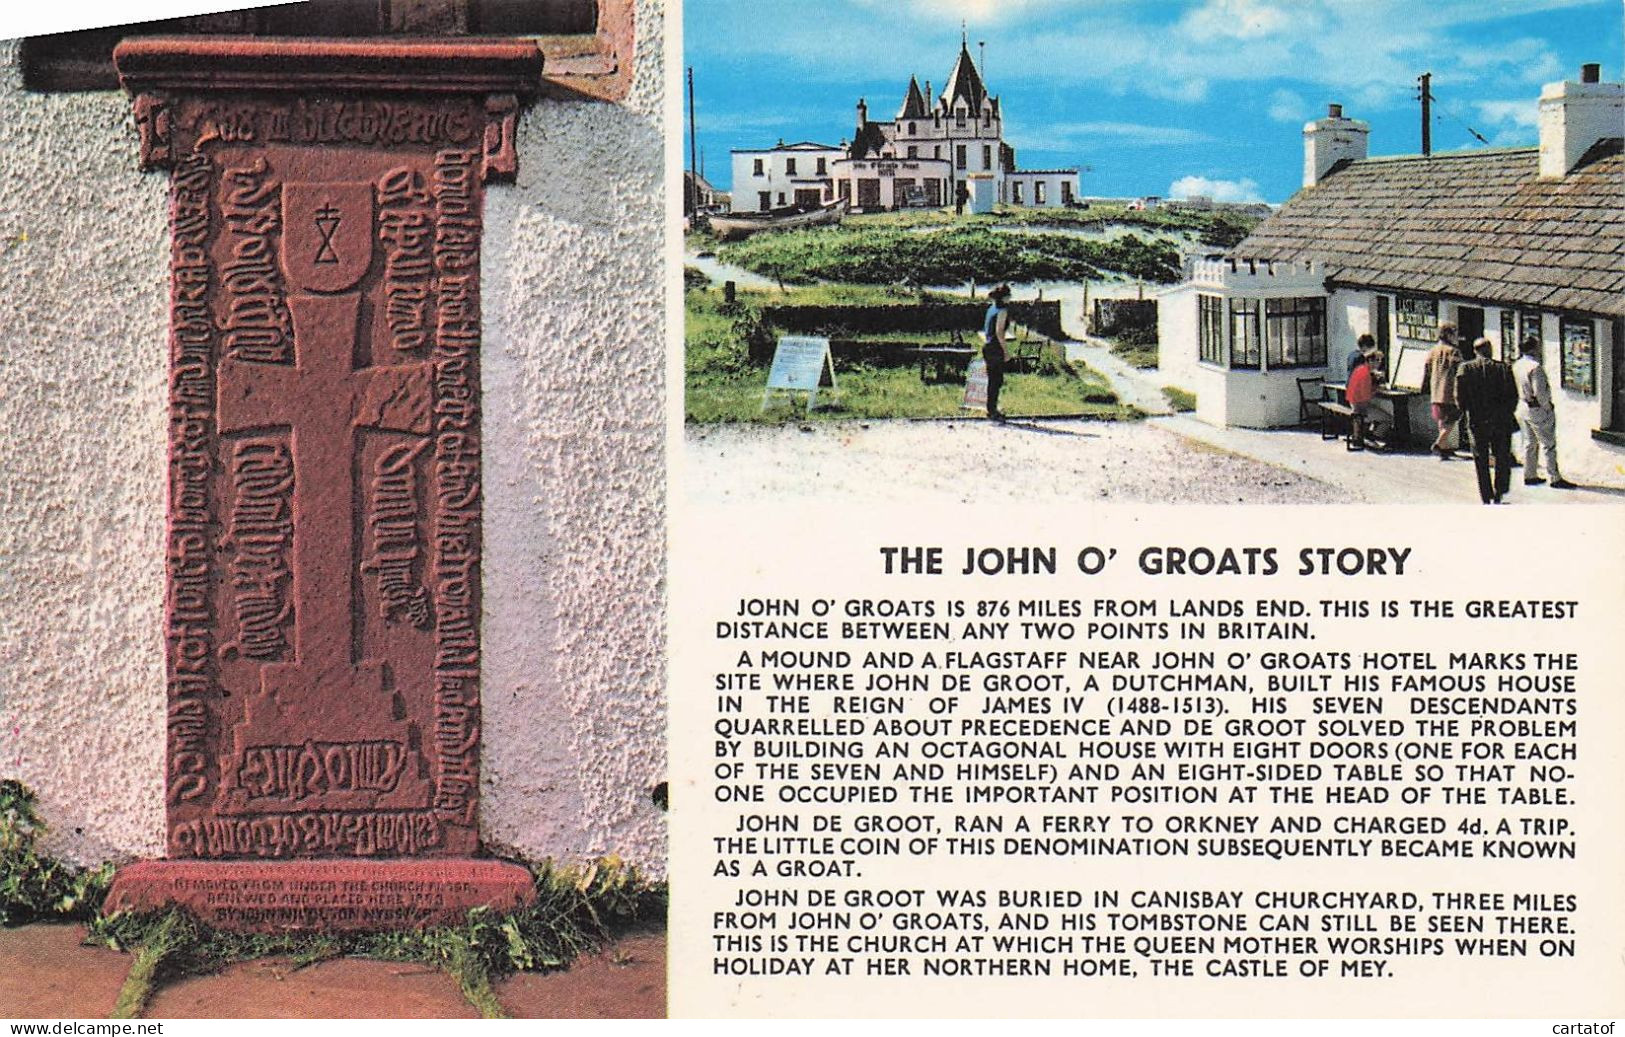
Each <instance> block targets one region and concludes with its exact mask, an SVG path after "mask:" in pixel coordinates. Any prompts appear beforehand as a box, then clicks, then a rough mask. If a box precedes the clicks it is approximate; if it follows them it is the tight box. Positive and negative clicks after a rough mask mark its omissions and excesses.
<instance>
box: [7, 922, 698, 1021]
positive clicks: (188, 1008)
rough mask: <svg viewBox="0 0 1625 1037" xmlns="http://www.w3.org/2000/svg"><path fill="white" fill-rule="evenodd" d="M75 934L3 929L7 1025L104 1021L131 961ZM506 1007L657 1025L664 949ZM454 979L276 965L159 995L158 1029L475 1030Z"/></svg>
mask: <svg viewBox="0 0 1625 1037" xmlns="http://www.w3.org/2000/svg"><path fill="white" fill-rule="evenodd" d="M83 935H84V929H83V927H82V926H78V925H29V926H22V927H19V928H16V929H0V1017H7V1018H23V1019H105V1018H107V1016H108V1014H109V1013H110V1012H111V1011H112V1010H113V1004H114V1002H115V1001H116V1000H117V999H118V991H119V987H120V986H121V985H122V984H123V983H124V977H125V975H126V973H127V972H128V971H129V968H130V960H131V959H130V956H129V955H128V954H120V953H118V952H116V951H110V950H106V949H104V948H95V947H84V946H81V945H80V941H81V940H82V939H83ZM496 996H497V1000H498V1001H499V1002H501V1004H502V1006H503V1007H504V1008H505V1009H507V1011H508V1012H509V1013H510V1014H511V1015H513V1016H515V1017H516V1018H526V1019H550V1018H587V1019H596V1018H660V1017H663V1016H664V1015H665V1014H666V938H665V934H663V933H651V934H643V935H637V936H632V937H628V938H626V939H623V940H621V941H619V942H618V943H616V944H614V945H612V946H610V947H609V948H607V949H606V950H605V951H604V952H602V953H600V954H597V955H594V956H592V957H589V958H584V959H582V960H580V961H578V962H577V963H576V964H575V967H573V968H571V969H570V970H569V971H567V972H555V973H548V974H545V975H544V974H524V975H518V976H513V977H510V978H508V979H505V980H503V981H502V982H500V983H498V984H497V985H496ZM476 1015H477V1013H476V1012H475V1011H474V1009H473V1008H472V1007H471V1006H470V1005H469V1004H468V1002H467V1000H465V999H464V998H463V996H462V994H461V993H459V992H458V990H457V985H456V983H454V982H453V981H452V980H451V978H450V977H448V976H446V975H445V974H444V973H442V972H439V971H436V970H434V969H427V968H424V967H423V966H421V965H409V964H399V963H393V962H381V961H364V960H361V959H356V958H343V959H338V960H335V961H326V962H322V963H320V964H317V965H313V966H311V967H309V968H304V969H294V968H293V967H292V966H291V965H290V964H289V962H288V961H286V960H285V959H279V958H267V959H264V960H261V961H253V962H247V963H245V964H242V965H236V966H233V967H231V968H229V969H226V970H225V971H223V972H221V973H220V974H218V975H214V976H200V977H195V978H191V979H186V980H181V981H180V982H177V983H174V984H171V985H169V986H166V987H164V988H163V989H161V990H159V991H158V993H157V994H156V996H155V997H154V998H153V1000H152V1002H151V1004H150V1005H149V1006H148V1009H147V1012H146V1017H147V1018H150V1019H188V1018H205V1019H237V1018H245V1019H305V1018H309V1019H371V1018H387V1019H471V1018H475V1017H476Z"/></svg>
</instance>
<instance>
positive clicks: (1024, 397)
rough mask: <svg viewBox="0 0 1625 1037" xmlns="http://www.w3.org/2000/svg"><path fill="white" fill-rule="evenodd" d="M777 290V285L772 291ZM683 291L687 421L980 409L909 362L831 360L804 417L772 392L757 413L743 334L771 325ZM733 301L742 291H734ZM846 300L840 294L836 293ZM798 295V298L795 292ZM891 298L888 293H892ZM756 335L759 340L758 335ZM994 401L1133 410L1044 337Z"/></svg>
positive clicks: (758, 371) (1065, 410) (760, 373)
mask: <svg viewBox="0 0 1625 1037" xmlns="http://www.w3.org/2000/svg"><path fill="white" fill-rule="evenodd" d="M774 294H777V293H774ZM685 295H686V303H687V305H686V310H687V321H686V322H685V325H684V337H685V344H686V349H685V394H684V406H685V413H686V417H687V420H689V421H693V422H723V421H767V422H781V421H788V420H799V419H801V418H803V416H810V417H811V418H814V419H831V418H946V417H956V416H959V415H962V414H967V413H970V414H980V413H981V412H980V411H974V412H966V411H962V410H961V409H960V406H959V404H960V401H961V400H962V399H963V398H964V393H965V387H964V385H963V384H961V383H953V382H945V383H940V384H926V383H924V382H922V381H921V380H920V374H919V368H918V366H917V365H915V364H912V363H902V364H898V365H896V366H892V365H873V364H857V363H850V364H849V363H845V362H843V361H842V360H841V358H839V357H837V358H836V362H835V380H836V391H834V392H831V391H830V390H829V389H827V388H825V389H823V390H820V392H819V394H818V401H819V406H818V407H817V408H816V409H815V410H813V411H812V412H811V414H810V415H807V412H806V409H805V407H806V405H805V402H804V400H805V397H803V396H801V395H799V394H797V395H796V397H795V398H794V402H793V403H792V402H790V401H789V400H786V399H779V400H775V402H774V403H772V404H771V405H770V406H769V408H768V411H767V413H765V414H764V413H762V393H763V389H764V388H765V386H766V385H767V368H766V367H765V366H761V365H757V364H752V363H751V362H750V359H749V342H750V341H751V339H752V338H753V337H757V338H758V340H759V341H772V340H773V339H774V338H775V337H776V335H777V332H776V331H775V330H774V329H773V328H771V327H768V326H766V325H764V324H762V323H761V321H760V318H759V317H758V316H757V313H756V309H755V307H754V306H752V305H750V304H749V303H748V302H746V303H745V304H744V305H740V306H737V307H735V308H734V309H733V310H732V311H730V310H728V309H727V308H726V307H724V306H723V304H722V298H721V293H720V292H719V291H717V290H714V289H713V290H704V291H689V292H687V293H685ZM740 297H741V299H744V298H745V293H740ZM839 298H840V299H841V301H843V302H848V301H850V300H851V296H849V295H841V296H839ZM797 301H802V300H801V299H800V298H799V297H798V298H797ZM893 301H896V300H893ZM762 336H765V339H763V338H761V337H762ZM919 338H920V336H919V334H918V333H914V334H910V335H907V336H891V335H886V336H876V337H875V338H874V339H872V340H870V339H865V341H894V342H898V343H902V342H906V341H910V340H917V339H919ZM999 402H1000V405H1001V409H1002V410H1004V411H1005V412H1006V413H1007V414H1009V415H1011V416H1013V417H1056V416H1061V415H1085V416H1089V417H1095V418H1102V419H1108V420H1123V419H1131V418H1137V417H1139V416H1140V415H1139V412H1138V411H1137V410H1136V409H1134V408H1133V407H1130V406H1127V405H1125V404H1122V403H1120V402H1119V401H1118V399H1117V397H1116V395H1115V394H1114V393H1113V392H1112V390H1111V388H1110V386H1109V385H1108V384H1107V382H1106V380H1105V379H1104V378H1103V377H1101V376H1100V375H1099V374H1098V373H1096V372H1095V371H1093V370H1090V369H1089V368H1088V367H1086V366H1084V365H1082V364H1076V363H1070V362H1068V361H1067V360H1066V359H1065V355H1064V350H1063V349H1062V347H1060V346H1058V345H1056V344H1054V343H1047V344H1046V345H1045V346H1044V349H1043V352H1042V356H1041V359H1040V361H1039V363H1038V365H1037V370H1036V371H1035V372H1033V373H1023V374H1012V375H1007V376H1006V377H1005V382H1004V392H1003V394H1002V396H1001V397H1000V401H999Z"/></svg>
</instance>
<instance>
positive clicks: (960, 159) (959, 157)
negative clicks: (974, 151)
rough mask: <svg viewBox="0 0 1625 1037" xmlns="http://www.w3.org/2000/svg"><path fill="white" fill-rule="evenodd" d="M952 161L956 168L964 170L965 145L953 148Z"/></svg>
mask: <svg viewBox="0 0 1625 1037" xmlns="http://www.w3.org/2000/svg"><path fill="white" fill-rule="evenodd" d="M954 159H955V161H954V164H955V165H956V166H958V167H959V168H960V169H964V168H965V145H963V144H959V145H956V146H955V147H954Z"/></svg>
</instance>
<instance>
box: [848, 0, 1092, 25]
mask: <svg viewBox="0 0 1625 1037" xmlns="http://www.w3.org/2000/svg"><path fill="white" fill-rule="evenodd" d="M856 2H857V4H858V6H860V7H867V8H870V9H879V8H886V9H893V10H895V9H897V8H899V7H903V8H907V9H908V10H910V11H911V12H912V13H914V14H916V15H918V16H920V17H924V18H935V19H945V20H949V21H953V22H958V21H966V22H969V23H970V25H971V28H972V29H973V30H974V29H975V27H976V26H978V25H991V24H994V23H997V22H1006V21H1010V20H1011V19H1014V18H1017V17H1019V16H1020V15H1024V14H1027V13H1029V12H1033V11H1038V10H1042V9H1043V8H1046V7H1058V6H1078V4H1077V0H1070V2H1069V0H907V2H906V3H903V2H899V0H856ZM1085 6H1087V5H1085Z"/></svg>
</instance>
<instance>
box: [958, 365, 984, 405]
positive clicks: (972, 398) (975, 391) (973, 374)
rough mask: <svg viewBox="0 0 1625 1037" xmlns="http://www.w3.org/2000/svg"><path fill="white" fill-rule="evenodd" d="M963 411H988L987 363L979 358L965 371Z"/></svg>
mask: <svg viewBox="0 0 1625 1037" xmlns="http://www.w3.org/2000/svg"><path fill="white" fill-rule="evenodd" d="M959 407H960V409H961V410H986V409H987V361H986V360H983V359H982V358H981V357H977V358H976V359H975V360H972V361H971V362H970V367H968V368H966V370H965V399H964V401H963V402H962V403H960V405H959Z"/></svg>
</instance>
